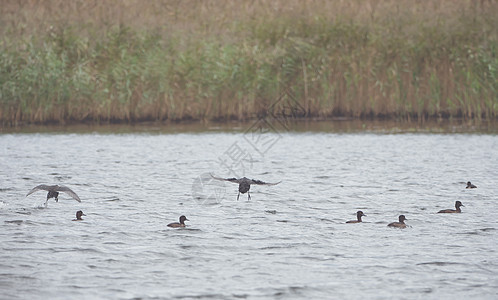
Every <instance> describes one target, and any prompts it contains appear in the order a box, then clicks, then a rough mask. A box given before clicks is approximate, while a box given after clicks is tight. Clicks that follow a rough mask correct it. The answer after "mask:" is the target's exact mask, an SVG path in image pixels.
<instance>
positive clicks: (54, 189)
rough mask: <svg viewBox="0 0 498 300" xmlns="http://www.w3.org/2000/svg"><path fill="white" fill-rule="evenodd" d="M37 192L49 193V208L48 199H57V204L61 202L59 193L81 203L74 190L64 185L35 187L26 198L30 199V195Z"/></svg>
mask: <svg viewBox="0 0 498 300" xmlns="http://www.w3.org/2000/svg"><path fill="white" fill-rule="evenodd" d="M36 191H48V194H47V201H45V206H47V202H48V199H50V198H55V202H59V192H64V193H67V194H68V195H69V196H71V197H73V199H74V200H76V201H78V202H81V200H80V197H78V195H76V193H75V192H73V190H71V189H70V188H68V187H67V186H63V185H46V184H40V185H38V186H35V187H34V188H33V189H32V190H31V191H29V193H28V194H27V195H26V197H28V196H29V195H31V194H33V193H34V192H36Z"/></svg>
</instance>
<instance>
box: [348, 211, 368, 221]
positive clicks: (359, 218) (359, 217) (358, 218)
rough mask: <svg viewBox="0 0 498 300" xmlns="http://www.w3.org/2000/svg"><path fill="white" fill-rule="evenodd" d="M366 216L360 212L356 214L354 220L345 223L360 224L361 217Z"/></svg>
mask: <svg viewBox="0 0 498 300" xmlns="http://www.w3.org/2000/svg"><path fill="white" fill-rule="evenodd" d="M363 216H366V215H365V214H364V213H363V212H362V211H361V210H359V211H357V212H356V220H351V221H347V222H346V223H350V224H351V223H361V222H362V221H361V217H363Z"/></svg>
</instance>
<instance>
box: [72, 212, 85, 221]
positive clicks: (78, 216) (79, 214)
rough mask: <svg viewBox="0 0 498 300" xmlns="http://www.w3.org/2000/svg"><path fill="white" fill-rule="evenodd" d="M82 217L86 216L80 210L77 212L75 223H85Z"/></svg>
mask: <svg viewBox="0 0 498 300" xmlns="http://www.w3.org/2000/svg"><path fill="white" fill-rule="evenodd" d="M81 216H86V215H85V214H84V213H83V212H82V211H81V210H78V211H77V212H76V219H73V221H83V219H82V218H81Z"/></svg>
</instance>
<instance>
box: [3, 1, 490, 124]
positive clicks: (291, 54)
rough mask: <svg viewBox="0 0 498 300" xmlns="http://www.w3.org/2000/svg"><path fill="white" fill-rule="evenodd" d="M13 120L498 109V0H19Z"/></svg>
mask: <svg viewBox="0 0 498 300" xmlns="http://www.w3.org/2000/svg"><path fill="white" fill-rule="evenodd" d="M0 2H1V5H0V14H1V18H0V28H1V29H0V30H1V32H2V37H1V40H0V119H1V123H2V124H3V125H4V126H5V125H12V124H18V123H26V122H28V123H47V122H56V123H64V122H80V121H104V122H108V121H110V122H115V121H116V122H119V121H125V122H128V121H140V120H185V119H200V120H228V119H239V120H247V119H250V118H254V117H256V116H258V115H261V114H265V113H268V112H271V113H274V114H286V115H290V116H293V117H296V118H298V117H321V118H327V117H332V116H347V117H374V118H375V117H392V118H399V119H423V118H431V117H443V118H446V117H463V118H496V117H498V83H497V82H498V80H497V77H498V76H497V74H498V71H497V69H498V57H497V48H498V43H497V40H498V39H497V38H498V34H497V32H498V18H497V17H496V16H497V15H498V4H497V3H496V1H483V2H476V1H470V0H468V1H463V0H460V1H436V0H434V1H408V0H401V1H397V0H396V1H395V0H393V1H375V0H356V1H297V0H291V1H284V0H277V1H228V0H220V1H146V2H143V1H135V0H129V1H98V0H95V1H83V0H81V1H63V0H51V1H48V0H47V1H41V3H40V2H39V1H17V0H16V1H14V0H12V1H6V0H1V1H0Z"/></svg>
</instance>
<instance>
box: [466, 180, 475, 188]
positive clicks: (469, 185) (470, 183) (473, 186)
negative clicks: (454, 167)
mask: <svg viewBox="0 0 498 300" xmlns="http://www.w3.org/2000/svg"><path fill="white" fill-rule="evenodd" d="M465 188H466V189H475V188H477V186H475V185H473V184H472V182H470V181H467V186H466V187H465Z"/></svg>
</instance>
